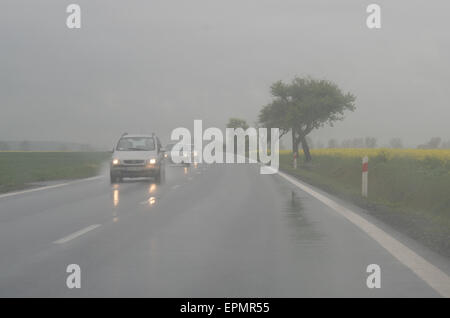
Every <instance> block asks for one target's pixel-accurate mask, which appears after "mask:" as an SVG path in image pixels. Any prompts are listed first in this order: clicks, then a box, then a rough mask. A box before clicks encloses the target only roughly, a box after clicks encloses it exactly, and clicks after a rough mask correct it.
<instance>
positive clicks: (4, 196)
mask: <svg viewBox="0 0 450 318" xmlns="http://www.w3.org/2000/svg"><path fill="white" fill-rule="evenodd" d="M101 178H103V176H96V177H92V178H86V179H80V180H75V181H71V182H66V183H59V184H55V185H50V186H44V187H39V188H35V189H30V190H23V191H17V192H10V193H5V194H0V199H1V198H6V197H12V196H16V195H19V194H25V193H31V192H36V191H43V190H49V189H54V188H60V187H64V186H67V185H71V184H75V183H80V182H84V181H92V180H97V179H101Z"/></svg>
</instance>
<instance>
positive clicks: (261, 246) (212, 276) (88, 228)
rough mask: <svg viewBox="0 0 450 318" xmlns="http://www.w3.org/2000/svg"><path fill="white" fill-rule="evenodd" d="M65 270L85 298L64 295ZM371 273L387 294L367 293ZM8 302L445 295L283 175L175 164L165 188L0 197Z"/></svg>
mask: <svg viewBox="0 0 450 318" xmlns="http://www.w3.org/2000/svg"><path fill="white" fill-rule="evenodd" d="M440 261H441V265H442V264H444V267H446V266H448V264H447V263H446V262H444V263H442V260H440ZM69 264H78V265H79V266H80V268H81V288H80V289H68V288H67V286H66V278H67V276H68V275H69V274H67V273H66V267H67V266H68V265H69ZM369 264H378V265H379V266H380V268H381V288H380V289H369V288H368V287H367V285H366V279H367V276H368V275H369V274H368V273H366V268H367V266H368V265H369ZM0 296H3V297H5V296H7V297H8V296H42V297H52V296H58V297H60V296H62V297H78V296H86V297H90V296H146V297H147V296H149V297H304V296H305V297H309V296H323V297H329V296H343V297H347V296H357V297H381V296H383V297H390V296H425V297H427V296H439V294H438V293H437V292H436V290H434V289H433V288H431V287H430V286H429V285H428V284H427V283H426V282H425V281H424V280H422V279H421V278H420V277H418V276H417V275H416V274H415V273H414V272H413V271H411V269H410V268H408V267H407V266H405V265H404V264H403V263H401V262H400V261H399V260H398V259H397V258H395V257H393V256H392V254H390V253H389V252H388V251H387V250H386V249H385V248H384V247H383V246H381V245H380V244H379V243H378V242H376V241H375V240H374V239H372V238H371V237H370V236H369V235H367V234H366V233H365V232H364V231H362V230H361V229H360V228H358V227H357V226H355V225H354V224H352V223H351V222H349V221H348V220H347V219H346V218H344V217H343V216H341V215H339V214H338V213H336V212H335V211H333V210H332V209H331V208H330V207H328V206H327V205H325V204H323V203H322V202H320V201H319V200H317V199H316V198H314V197H313V196H311V195H310V194H308V193H306V192H304V191H302V190H301V189H299V188H298V187H295V186H294V185H293V184H291V183H289V182H287V181H286V180H284V179H283V178H282V177H280V176H279V175H260V174H259V168H258V167H257V166H253V165H227V166H225V165H210V166H199V167H197V168H194V167H192V168H184V167H175V166H168V167H167V169H166V180H165V182H164V183H163V184H162V185H156V184H154V183H152V182H151V181H148V180H139V181H126V182H124V183H121V184H117V185H110V184H109V180H108V179H107V178H106V177H103V178H95V179H91V180H86V181H80V182H75V183H71V184H69V185H66V186H62V187H56V188H51V189H46V190H42V191H36V192H31V193H24V194H19V195H14V196H8V197H0Z"/></svg>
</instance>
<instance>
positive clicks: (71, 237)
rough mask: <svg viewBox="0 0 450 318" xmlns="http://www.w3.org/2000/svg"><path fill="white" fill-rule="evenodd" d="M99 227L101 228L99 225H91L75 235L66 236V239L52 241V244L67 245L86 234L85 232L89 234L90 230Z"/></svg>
mask: <svg viewBox="0 0 450 318" xmlns="http://www.w3.org/2000/svg"><path fill="white" fill-rule="evenodd" d="M99 226H101V224H93V225H89V226H88V227H85V228H84V229H81V230H79V231H77V232H75V233H72V234H70V235H67V236H66V237H63V238H61V239H59V240H57V241H54V242H53V243H55V244H64V243H67V242H69V241H71V240H73V239H75V238H77V237H79V236H81V235H83V234H86V233H87V232H90V231H92V230H95V229H96V228H98V227H99Z"/></svg>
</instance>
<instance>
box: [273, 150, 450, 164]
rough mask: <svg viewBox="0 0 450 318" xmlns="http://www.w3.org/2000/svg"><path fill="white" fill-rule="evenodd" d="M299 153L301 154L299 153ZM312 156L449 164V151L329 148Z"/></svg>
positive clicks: (282, 151) (281, 152)
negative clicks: (424, 161) (401, 159)
mask: <svg viewBox="0 0 450 318" xmlns="http://www.w3.org/2000/svg"><path fill="white" fill-rule="evenodd" d="M290 153H291V150H281V151H280V154H281V155H286V154H290ZM300 153H302V152H301V151H300ZM311 154H312V155H313V156H331V157H346V158H355V157H356V158H362V157H364V156H368V157H369V158H371V157H377V156H383V157H386V159H391V158H396V157H397V158H398V157H401V158H410V159H416V160H424V159H437V160H439V161H442V162H450V149H390V148H330V149H313V150H311Z"/></svg>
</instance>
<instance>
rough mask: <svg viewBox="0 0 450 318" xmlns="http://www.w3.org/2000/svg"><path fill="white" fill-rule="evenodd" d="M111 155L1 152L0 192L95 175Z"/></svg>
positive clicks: (100, 153)
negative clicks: (33, 184)
mask: <svg viewBox="0 0 450 318" xmlns="http://www.w3.org/2000/svg"><path fill="white" fill-rule="evenodd" d="M110 156H111V155H110V154H109V153H106V152H34V151H30V152H27V151H24V152H21V151H17V152H16V151H4V152H0V193H2V192H9V191H14V190H20V189H25V188H28V187H30V183H32V182H42V181H51V180H60V179H65V180H67V179H80V178H87V177H91V176H95V175H96V174H98V173H99V171H100V168H101V165H102V163H103V162H104V161H105V160H107V159H108V158H109V157H110Z"/></svg>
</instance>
